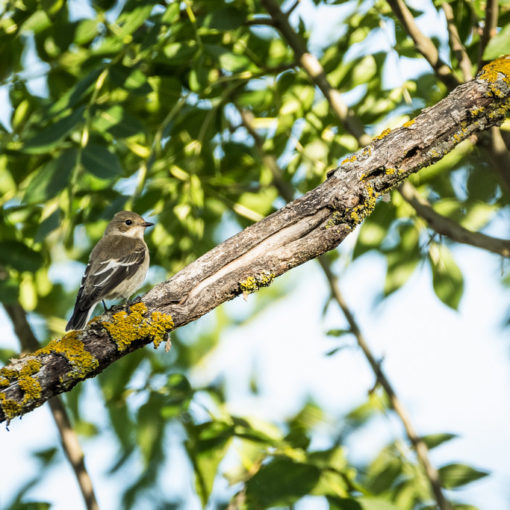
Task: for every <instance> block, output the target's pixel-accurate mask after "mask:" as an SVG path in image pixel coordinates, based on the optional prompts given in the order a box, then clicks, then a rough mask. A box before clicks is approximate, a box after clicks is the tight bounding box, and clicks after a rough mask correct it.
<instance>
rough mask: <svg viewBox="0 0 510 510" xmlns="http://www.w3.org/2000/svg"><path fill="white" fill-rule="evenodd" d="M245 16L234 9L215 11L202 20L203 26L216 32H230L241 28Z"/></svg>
mask: <svg viewBox="0 0 510 510" xmlns="http://www.w3.org/2000/svg"><path fill="white" fill-rule="evenodd" d="M245 19H246V14H245V13H244V12H243V11H240V10H239V9H236V8H235V7H225V8H223V9H215V10H213V11H212V12H211V13H210V14H208V15H207V16H206V17H205V18H204V22H203V26H205V27H209V28H216V29H218V30H232V29H234V28H237V27H239V26H241V25H242V24H243V22H244V20H245Z"/></svg>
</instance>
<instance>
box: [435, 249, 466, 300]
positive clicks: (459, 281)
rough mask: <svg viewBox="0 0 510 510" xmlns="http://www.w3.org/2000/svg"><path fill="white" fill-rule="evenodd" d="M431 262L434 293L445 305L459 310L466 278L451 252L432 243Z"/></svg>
mask: <svg viewBox="0 0 510 510" xmlns="http://www.w3.org/2000/svg"><path fill="white" fill-rule="evenodd" d="M429 261H430V266H431V269H432V283H433V286H434V292H435V293H436V295H437V297H438V298H439V299H440V300H441V301H442V302H443V303H444V304H445V305H447V306H449V307H450V308H453V309H454V310H457V309H458V306H459V303H460V299H461V297H462V294H463V292H464V277H463V276H462V272H461V270H460V269H459V266H457V264H456V263H455V260H453V257H452V254H451V252H450V250H449V249H448V248H447V247H446V246H444V245H443V244H437V243H431V245H430V247H429Z"/></svg>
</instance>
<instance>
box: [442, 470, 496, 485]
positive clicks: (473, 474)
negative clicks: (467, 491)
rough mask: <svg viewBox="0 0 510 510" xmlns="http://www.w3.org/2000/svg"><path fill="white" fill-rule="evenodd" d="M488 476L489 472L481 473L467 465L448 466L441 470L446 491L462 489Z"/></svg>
mask: <svg viewBox="0 0 510 510" xmlns="http://www.w3.org/2000/svg"><path fill="white" fill-rule="evenodd" d="M488 475H489V473H488V472H487V471H480V470H478V469H475V468H472V467H471V466H466V465H465V464H448V465H446V466H443V467H442V468H440V469H439V478H440V480H441V484H442V485H443V487H445V488H446V489H455V488H457V487H462V486H464V485H467V484H468V483H471V482H474V481H476V480H480V479H481V478H485V477H486V476H488Z"/></svg>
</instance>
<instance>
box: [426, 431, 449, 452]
mask: <svg viewBox="0 0 510 510" xmlns="http://www.w3.org/2000/svg"><path fill="white" fill-rule="evenodd" d="M457 437H458V436H457V434H450V433H448V432H444V433H441V434H429V435H427V436H422V438H421V439H422V441H423V442H424V443H425V444H426V445H427V448H428V449H429V450H432V448H436V447H437V446H439V445H441V444H443V443H446V442H447V441H451V440H452V439H455V438H457Z"/></svg>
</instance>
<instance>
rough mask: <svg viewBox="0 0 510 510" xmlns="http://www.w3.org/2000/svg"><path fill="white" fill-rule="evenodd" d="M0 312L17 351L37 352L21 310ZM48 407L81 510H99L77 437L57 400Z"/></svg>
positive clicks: (10, 306)
mask: <svg viewBox="0 0 510 510" xmlns="http://www.w3.org/2000/svg"><path fill="white" fill-rule="evenodd" d="M4 308H5V311H6V312H7V315H8V316H9V318H10V319H11V322H12V325H13V327H14V332H15V333H16V336H17V337H18V340H19V343H20V344H21V348H22V349H23V350H24V351H29V352H30V351H32V352H33V351H36V350H37V349H38V348H39V341H38V340H37V338H36V336H35V335H34V332H33V331H32V328H31V326H30V324H29V322H28V320H27V316H26V313H25V310H24V309H23V307H22V306H21V305H20V304H19V303H14V304H4ZM48 403H49V405H50V409H51V414H52V416H53V419H54V421H55V424H56V425H57V428H58V431H59V434H60V439H61V442H62V448H63V449H64V453H65V455H66V457H67V459H68V461H69V463H70V464H71V466H72V468H73V471H74V474H75V476H76V480H77V481H78V486H79V487H80V491H81V494H82V497H83V501H84V502H85V508H87V510H99V505H98V503H97V500H96V496H95V494H94V486H93V485H92V480H91V478H90V476H89V473H88V471H87V468H86V467H85V457H84V455H83V450H82V449H81V446H80V442H79V441H78V436H77V435H76V432H75V431H74V430H73V428H72V425H71V422H70V420H69V416H68V415H67V411H66V409H65V406H64V403H63V402H62V399H61V398H60V397H59V396H56V397H53V398H51V399H50V400H49V401H48Z"/></svg>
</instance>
